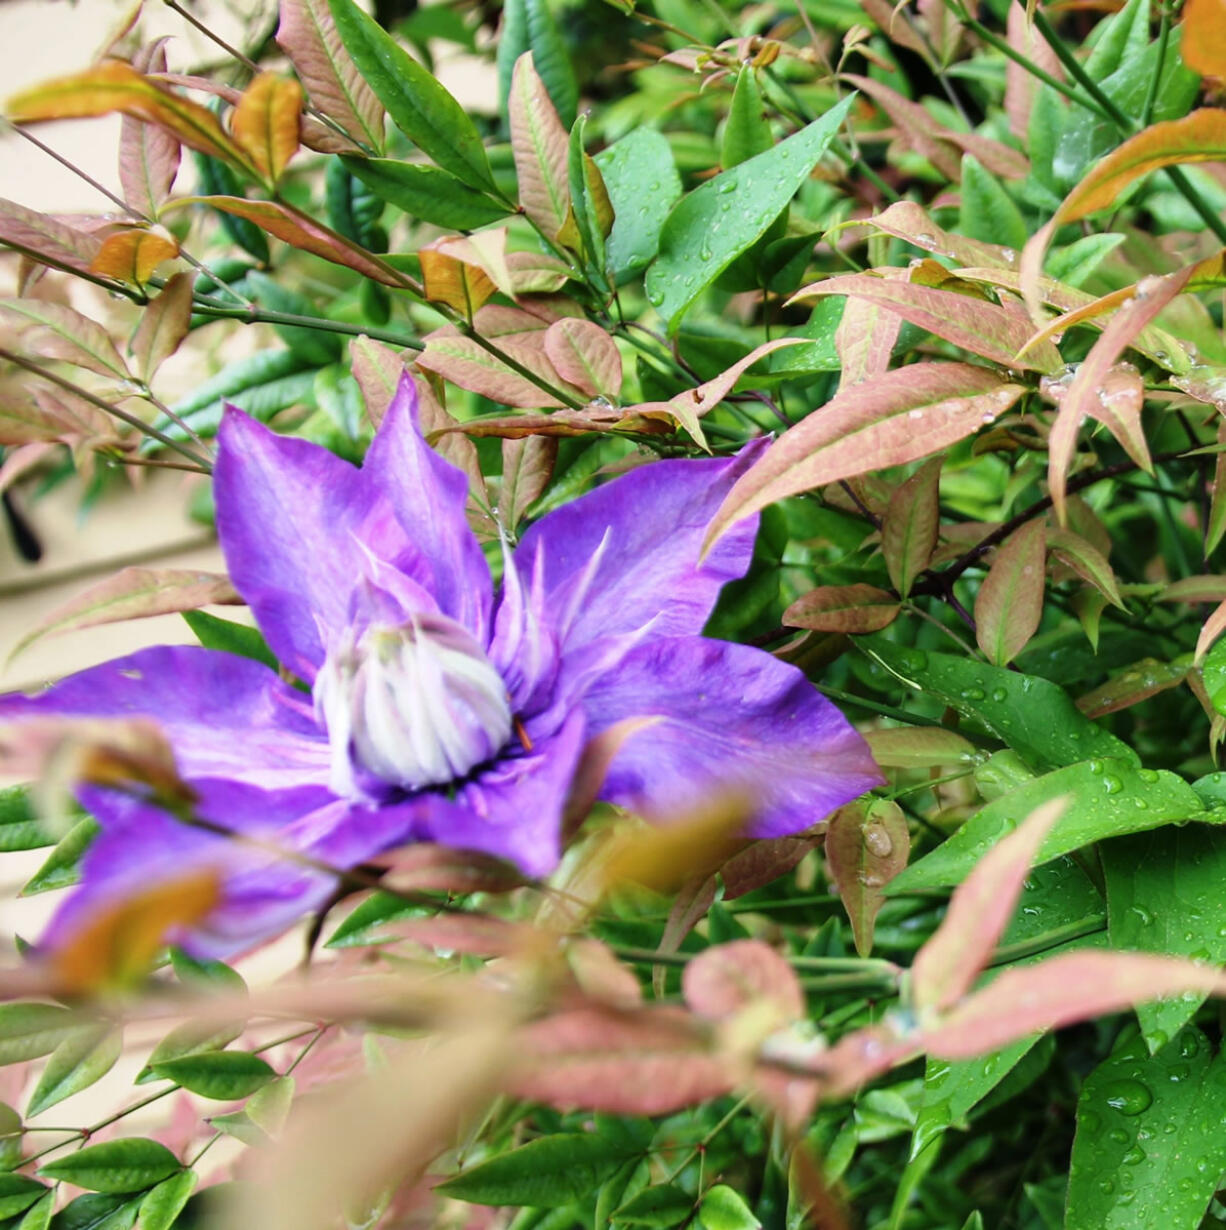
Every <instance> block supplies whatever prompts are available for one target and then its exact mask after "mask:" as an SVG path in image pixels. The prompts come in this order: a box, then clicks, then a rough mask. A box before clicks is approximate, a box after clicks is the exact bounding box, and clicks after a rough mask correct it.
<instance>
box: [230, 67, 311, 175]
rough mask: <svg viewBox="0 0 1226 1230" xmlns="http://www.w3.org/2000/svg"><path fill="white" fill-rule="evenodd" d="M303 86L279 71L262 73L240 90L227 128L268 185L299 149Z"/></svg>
mask: <svg viewBox="0 0 1226 1230" xmlns="http://www.w3.org/2000/svg"><path fill="white" fill-rule="evenodd" d="M301 110H302V86H300V85H299V84H298V82H296V81H294V80H292V79H291V78H289V77H282V76H281V74H280V73H261V74H260V75H259V76H258V77H257V78H256V79H255V80H254V81H253V82H252V83H251V84H250V85H249V86H248V87H247V88H246V90H244V91H243V96H242V98H240V99H239V100H238V106H237V107H235V108H234V114H233V116H232V117H231V119H230V130H231V131H232V132H233V134H234V139H235V141H237V142H238V144H239V145H240V146H242V148H243V149H244V150H245V151H246V152H247V154H248V156H249V157H250V159H251V161H252V163H254V164H255V167H256V169H257V170H258V171H259V172H260V174H261V175H262V176H263V178H264V182H265V183H266V184H268V185H269V186H270V187H271V186H273V185H275V184H276V182H277V180H279V179H280V178H281V172H282V171H284V170H285V168H286V165H287V164H288V163H289V160H290V159H291V158H292V157H293V156H294V154H295V153H297V151H298V121H299V113H300V112H301Z"/></svg>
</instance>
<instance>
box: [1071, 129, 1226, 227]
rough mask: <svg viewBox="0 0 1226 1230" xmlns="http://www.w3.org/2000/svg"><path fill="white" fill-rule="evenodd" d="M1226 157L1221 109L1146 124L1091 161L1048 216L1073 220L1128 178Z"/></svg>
mask: <svg viewBox="0 0 1226 1230" xmlns="http://www.w3.org/2000/svg"><path fill="white" fill-rule="evenodd" d="M1223 160H1226V111H1219V110H1217V109H1216V108H1213V107H1202V108H1201V109H1200V110H1199V111H1193V112H1192V114H1191V115H1185V116H1184V117H1183V118H1182V119H1179V120H1164V121H1163V122H1162V123H1160V124H1151V125H1150V126H1149V127H1148V128H1146V129H1145V130H1144V131H1142V132H1139V133H1137V135H1136V136H1135V137H1130V138H1129V139H1128V140H1127V141H1125V142H1124V144H1123V145H1121V146H1120V147H1119V148H1118V149H1115V150H1113V151H1112V152H1111V153H1110V154H1108V155H1107V157H1106V158H1104V159H1102V160H1101V161H1100V162H1098V163H1096V164H1095V165H1094V167H1093V169H1092V170H1091V171H1090V173H1089V174H1088V175H1087V176H1086V177H1085V179H1083V180H1082V181H1081V183H1079V184H1078V185H1077V187H1076V188H1074V189H1073V191H1072V192H1070V193H1069V194H1068V196H1067V197H1066V198H1065V200H1064V203H1063V204H1062V205H1061V206H1060V208H1059V209H1058V210H1056V215H1055V217H1054V218H1053V219H1052V222H1053V223H1054V224H1055V225H1056V226H1059V225H1060V224H1061V223H1064V222H1076V221H1077V219H1078V218H1084V217H1086V215H1087V214H1092V213H1096V212H1097V211H1098V210H1100V209H1112V208H1114V207H1115V205H1116V203H1117V202H1118V200H1119V197H1120V193H1122V192H1123V191H1124V189H1125V188H1127V187H1128V185H1129V184H1131V183H1133V182H1134V181H1135V180H1138V179H1140V178H1141V176H1142V175H1148V174H1149V173H1150V172H1151V171H1157V170H1159V169H1160V168H1162V167H1171V166H1175V165H1177V164H1179V163H1184V162H1221V161H1223Z"/></svg>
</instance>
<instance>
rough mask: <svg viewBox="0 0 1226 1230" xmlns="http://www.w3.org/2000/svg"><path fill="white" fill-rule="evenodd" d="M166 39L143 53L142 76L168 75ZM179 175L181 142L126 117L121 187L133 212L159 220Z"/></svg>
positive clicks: (138, 60)
mask: <svg viewBox="0 0 1226 1230" xmlns="http://www.w3.org/2000/svg"><path fill="white" fill-rule="evenodd" d="M165 43H166V40H165V39H158V40H157V42H156V43H154V44H153V45H152V46H150V47H148V48H146V49H144V50H143V51H141V52H139V53H138V54H137V55H136V56H135V57H134V58H133V61H132V66H133V68H135V69H136V70H137V71H138V72H142V73H147V72H155V73H156V72H164V71H165V69H166V50H165ZM178 171H179V138H178V137H176V136H175V135H174V133H172V132H168V131H167V130H166V129H165V128H159V127H158V125H156V124H150V123H148V122H147V121H145V120H138V119H135V118H133V117H132V116H130V115H125V116H124V117H123V120H122V121H121V123H120V128H119V183H120V185H121V186H122V188H123V199H124V201H125V202H126V203H127V205H128V208H129V209H133V210H135V211H136V212H137V213H138V214H143V215H145V217H147V218H156V217H157V216H158V212H159V211H160V210H161V208H162V206H163V205H164V204H165V203H166V199H167V198H168V197H169V196H170V189H171V187H172V186H173V184H174V182H175V176H176V175H177V174H178Z"/></svg>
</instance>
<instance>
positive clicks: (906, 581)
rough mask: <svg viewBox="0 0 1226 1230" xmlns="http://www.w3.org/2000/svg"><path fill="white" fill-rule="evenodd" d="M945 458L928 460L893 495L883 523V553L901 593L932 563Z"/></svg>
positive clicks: (902, 594) (888, 568)
mask: <svg viewBox="0 0 1226 1230" xmlns="http://www.w3.org/2000/svg"><path fill="white" fill-rule="evenodd" d="M941 461H942V459H941V458H940V457H934V458H933V459H932V460H931V461H926V462H925V463H924V464H923V465H922V466H920V468H919V469H918V470H916V472H915V473H914V474H912V475H911V477H910V478H909V479H907V481H906V482H905V483H903V484H902V485H901V486H900V487H899V488H898V490H897V491H895V492H894V494H893V495H892V496H891V497H890V503H889V507H888V508H887V509H886V513H885V519H884V521H883V522H882V524H881V554H882V555H883V556H884V557H885V567H886V571H887V572H888V573H889V574H890V581H891V582H892V583H893V585H894V588H895V589H896V590H897V591H898V593H899V595H900V596H901V597H903V598H905V597H906V596H907V595H908V594H909V593H910V592H911V586H912V584H913V583H914V581H915V578H916V577H917V576H919V574H920V573H921V572H923V571H924V569H925V568H927V567H928V564H929V562H930V561H931V559H932V553H933V551H935V550H936V545H937V534H938V531H939V530H940V520H941V518H940V496H941Z"/></svg>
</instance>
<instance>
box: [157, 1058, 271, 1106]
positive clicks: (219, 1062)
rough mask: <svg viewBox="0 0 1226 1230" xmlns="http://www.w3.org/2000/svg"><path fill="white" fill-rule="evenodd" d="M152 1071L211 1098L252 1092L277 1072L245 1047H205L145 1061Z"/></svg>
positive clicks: (217, 1099)
mask: <svg viewBox="0 0 1226 1230" xmlns="http://www.w3.org/2000/svg"><path fill="white" fill-rule="evenodd" d="M149 1066H150V1067H151V1068H152V1069H153V1071H154V1073H155V1075H157V1076H159V1077H161V1078H162V1079H163V1080H169V1081H174V1083H175V1084H176V1085H178V1086H180V1087H181V1088H183V1089H186V1090H188V1091H189V1092H190V1093H195V1094H199V1095H200V1097H202V1098H211V1099H212V1100H213V1101H215V1102H233V1101H237V1100H238V1099H239V1098H245V1097H247V1096H248V1095H250V1094H252V1093H254V1092H255V1091H256V1090H257V1089H259V1088H260V1087H261V1086H263V1085H267V1084H268V1082H269V1081H271V1080H275V1079H276V1077H277V1073H276V1072H275V1071H274V1069H273V1068H272V1067H270V1066H269V1065H268V1064H267V1063H265V1062H264V1060H262V1059H261V1058H260V1057H259V1056H258V1055H250V1054H248V1053H247V1052H246V1051H205V1052H202V1053H201V1054H198V1055H185V1056H183V1057H182V1058H181V1059H167V1060H164V1061H163V1062H161V1063H156V1064H155V1063H151V1064H150V1065H149Z"/></svg>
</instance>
